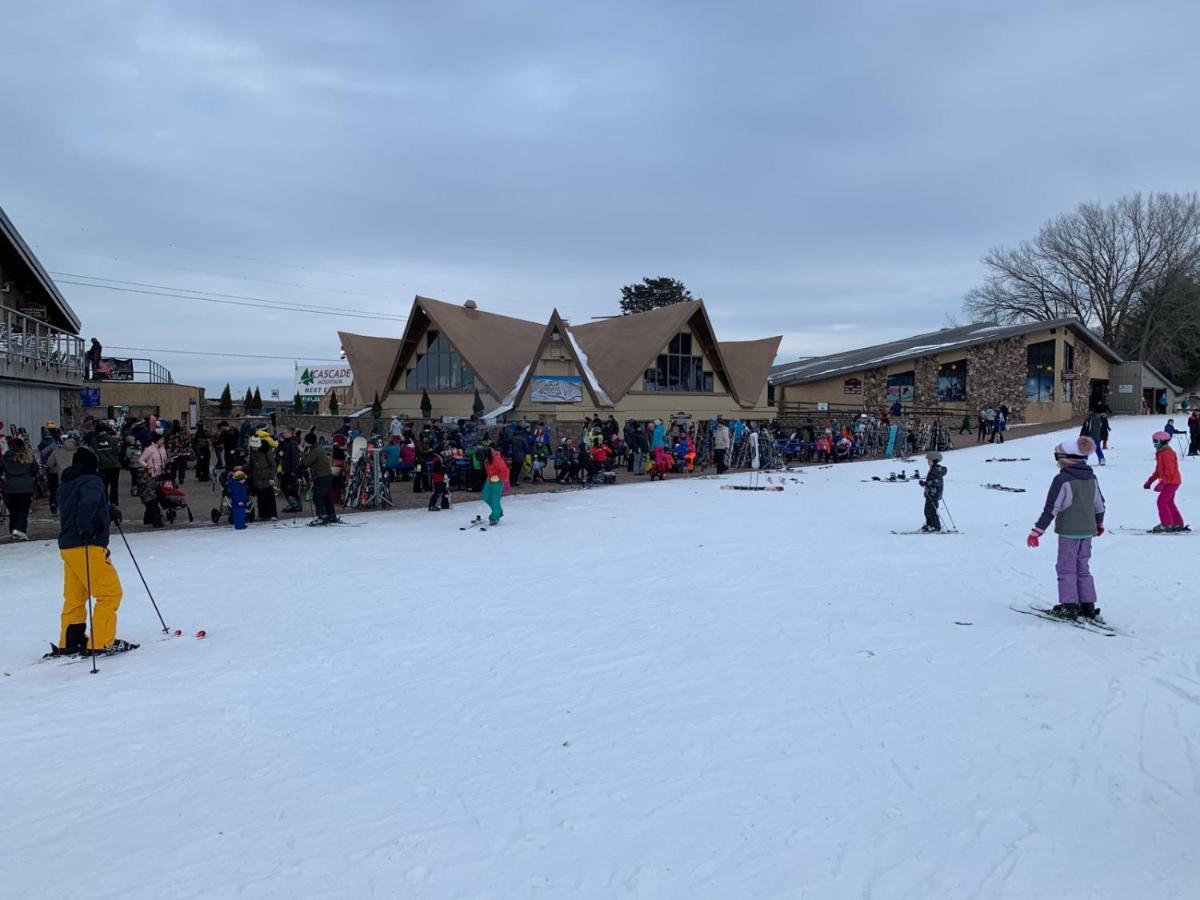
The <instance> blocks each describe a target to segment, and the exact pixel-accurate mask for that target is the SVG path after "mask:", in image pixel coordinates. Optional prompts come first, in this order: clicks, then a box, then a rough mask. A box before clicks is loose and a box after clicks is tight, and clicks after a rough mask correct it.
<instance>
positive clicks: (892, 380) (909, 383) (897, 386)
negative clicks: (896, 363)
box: [887, 372, 917, 403]
mask: <svg viewBox="0 0 1200 900" xmlns="http://www.w3.org/2000/svg"><path fill="white" fill-rule="evenodd" d="M916 385H917V374H916V373H915V372H897V373H896V374H895V375H889V376H888V377H887V402H888V403H895V402H896V401H897V400H899V401H900V402H901V403H912V402H913V401H914V400H915V399H916V397H917V386H916Z"/></svg>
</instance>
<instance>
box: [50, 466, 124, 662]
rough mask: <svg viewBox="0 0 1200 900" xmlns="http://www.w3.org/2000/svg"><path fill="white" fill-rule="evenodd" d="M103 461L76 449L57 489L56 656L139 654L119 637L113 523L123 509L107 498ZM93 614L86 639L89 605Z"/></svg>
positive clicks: (118, 584) (118, 520) (53, 650)
mask: <svg viewBox="0 0 1200 900" xmlns="http://www.w3.org/2000/svg"><path fill="white" fill-rule="evenodd" d="M99 472H100V460H99V459H98V458H97V456H96V453H95V451H93V450H92V449H91V448H90V447H80V448H79V449H78V450H76V451H75V454H74V456H73V458H72V461H71V465H70V466H68V467H67V468H66V470H65V471H64V472H63V473H62V484H61V485H59V488H58V514H59V532H58V555H59V556H60V557H62V561H63V585H64V586H63V608H62V620H61V622H62V627H61V633H60V634H59V641H58V646H57V647H56V646H54V645H53V644H51V645H50V653H49V654H48V655H51V656H59V655H63V654H70V653H85V652H87V651H88V650H91V651H92V652H94V653H123V652H125V651H126V650H136V649H137V646H138V645H137V644H131V643H129V642H128V641H123V640H120V639H118V638H117V609H118V608H119V607H120V606H121V593H122V592H121V579H120V578H119V577H117V570H116V569H115V568H114V567H113V564H112V558H111V556H110V555H109V552H108V536H109V523H110V522H116V523H117V524H118V525H120V524H121V510H120V509H118V508H117V507H116V506H112V505H110V504H109V502H108V500H107V499H106V498H105V489H104V481H103V479H101V478H100V474H99ZM89 597H95V598H96V605H95V607H94V609H93V610H92V635H91V639H90V640H89V639H88V636H87V621H88V615H87V603H88V599H89Z"/></svg>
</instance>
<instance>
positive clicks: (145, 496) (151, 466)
mask: <svg viewBox="0 0 1200 900" xmlns="http://www.w3.org/2000/svg"><path fill="white" fill-rule="evenodd" d="M167 463H168V457H167V448H166V447H164V446H163V437H162V434H160V433H159V432H157V431H154V432H151V434H150V444H149V446H147V447H146V449H145V450H143V451H142V455H141V457H140V458H139V459H138V467H139V468H140V469H141V472H142V477H143V484H142V490H141V492H140V493H141V497H142V503H143V504H144V505H145V507H146V512H145V514H144V515H143V516H142V524H143V525H153V526H154V527H155V528H162V527H163V518H162V508H161V507H160V506H159V505H158V484H157V483H156V479H157V478H158V477H159V476H160V475H163V474H165V473H166V471H167Z"/></svg>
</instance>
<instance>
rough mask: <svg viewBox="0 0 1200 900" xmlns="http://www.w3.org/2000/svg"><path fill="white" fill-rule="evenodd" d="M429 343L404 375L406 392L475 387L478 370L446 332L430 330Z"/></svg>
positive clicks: (428, 333) (428, 334)
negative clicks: (472, 368)
mask: <svg viewBox="0 0 1200 900" xmlns="http://www.w3.org/2000/svg"><path fill="white" fill-rule="evenodd" d="M425 343H426V348H425V352H424V353H423V354H420V355H418V356H417V364H416V365H415V366H413V367H412V368H411V369H409V370H408V372H407V373H405V375H404V389H405V390H406V391H419V390H423V389H425V388H428V389H429V390H437V391H453V390H463V389H466V390H470V389H472V388H474V387H475V373H474V372H472V371H471V367H470V366H468V365H467V364H466V363H464V362H463V361H462V357H461V356H459V355H458V353H457V351H455V349H454V348H453V347H451V346H450V342H449V341H448V340H446V336H445V335H444V334H442V333H441V332H440V331H434V330H433V329H430V330H429V331H428V332H427V333H426V341H425Z"/></svg>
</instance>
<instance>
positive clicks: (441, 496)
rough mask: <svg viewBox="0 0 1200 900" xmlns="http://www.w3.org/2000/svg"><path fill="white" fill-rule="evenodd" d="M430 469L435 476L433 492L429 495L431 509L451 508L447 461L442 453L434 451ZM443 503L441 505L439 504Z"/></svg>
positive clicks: (432, 510)
mask: <svg viewBox="0 0 1200 900" xmlns="http://www.w3.org/2000/svg"><path fill="white" fill-rule="evenodd" d="M429 471H430V474H431V475H432V477H433V493H432V494H430V495H429V511H430V512H437V511H438V510H439V509H449V508H450V495H449V494H448V493H446V463H445V460H443V459H442V454H440V453H434V454H433V457H432V459H431V460H430V461H429ZM439 502H440V503H441V506H440V507H439V506H438V504H439Z"/></svg>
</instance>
